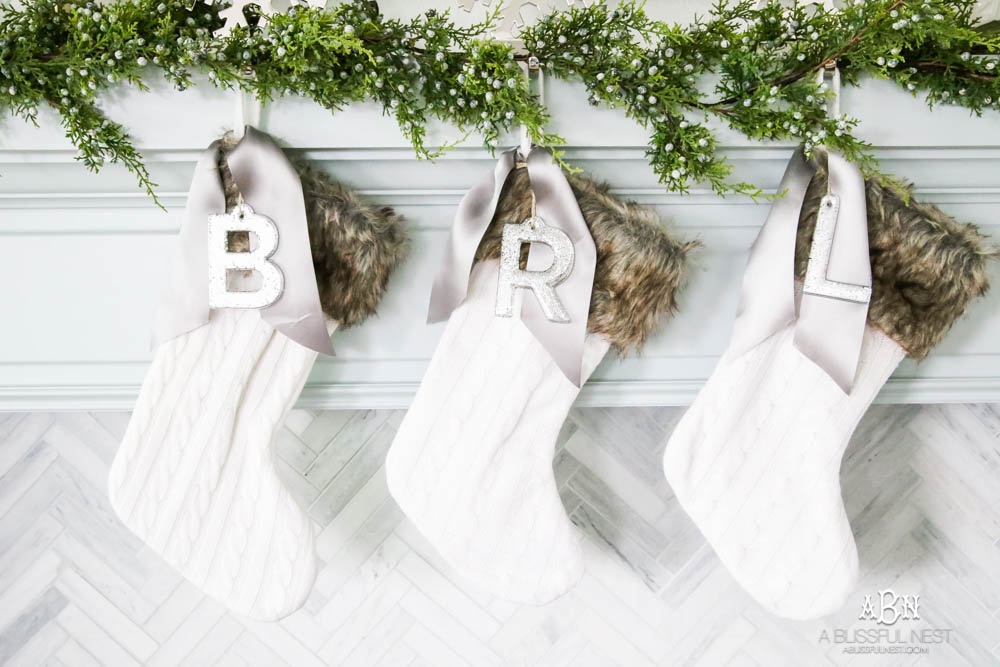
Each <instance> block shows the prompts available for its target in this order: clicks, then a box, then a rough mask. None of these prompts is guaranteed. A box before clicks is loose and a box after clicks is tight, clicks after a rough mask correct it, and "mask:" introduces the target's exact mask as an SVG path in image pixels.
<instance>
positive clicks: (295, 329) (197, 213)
mask: <svg viewBox="0 0 1000 667" xmlns="http://www.w3.org/2000/svg"><path fill="white" fill-rule="evenodd" d="M219 150H220V142H219V141H214V142H212V144H211V145H210V146H209V147H208V148H207V149H206V150H205V151H204V152H203V153H202V154H201V158H200V159H199V160H198V165H197V166H196V167H195V172H194V178H193V179H192V181H191V189H190V190H189V191H188V200H187V208H186V211H185V219H184V224H183V225H182V226H181V233H180V245H181V247H180V251H181V253H180V257H179V258H178V260H177V261H176V262H175V263H174V266H173V275H172V277H171V279H170V282H169V284H168V286H167V290H166V294H165V295H164V297H163V300H162V301H161V303H160V307H159V309H158V311H157V314H156V322H155V325H154V329H153V345H154V347H155V346H157V345H159V344H160V343H162V342H164V341H166V340H169V339H171V338H174V337H175V336H179V335H181V334H182V333H185V332H188V331H191V330H193V329H197V328H198V327H200V326H201V325H203V324H205V323H206V322H208V319H209V306H208V218H209V216H211V215H215V214H220V213H225V212H226V193H225V191H224V188H223V183H222V175H221V174H220V173H219ZM227 162H228V164H229V170H230V172H232V177H233V181H234V182H235V183H236V187H237V188H238V190H239V192H240V194H241V195H242V196H243V200H244V201H245V202H246V203H247V204H249V205H250V206H251V207H252V208H253V210H254V211H255V212H257V213H259V214H261V215H264V216H266V217H268V218H270V219H271V220H272V221H273V222H274V224H275V226H277V228H278V238H279V239H280V240H279V242H278V248H277V250H276V251H275V252H274V254H273V255H271V257H270V261H272V262H274V264H276V265H277V266H278V267H279V268H280V269H281V272H282V274H284V291H283V292H282V294H281V297H280V298H279V299H278V300H277V301H275V302H274V303H273V304H271V305H270V306H267V307H266V308H261V309H260V316H261V317H262V318H263V319H264V321H265V322H267V323H268V324H270V325H271V326H272V327H274V328H275V329H276V330H278V331H280V332H281V333H283V334H284V335H286V336H288V337H289V338H291V339H292V340H294V341H296V342H297V343H299V344H301V345H303V346H305V347H308V348H310V349H313V350H316V351H317V352H322V353H323V354H333V347H332V345H331V343H330V336H329V334H328V333H327V329H326V323H325V319H324V316H323V310H322V308H321V306H320V302H319V292H318V290H317V288H316V274H315V272H314V270H313V263H312V252H311V251H310V246H309V230H308V227H307V225H306V208H305V201H304V198H303V195H302V182H301V181H300V180H299V175H298V173H297V172H296V171H295V168H294V167H293V166H292V164H291V163H290V162H289V161H288V158H287V157H285V154H284V152H283V151H282V150H281V148H279V147H278V145H277V144H276V143H274V140H273V139H272V138H271V137H270V136H269V135H267V134H265V133H264V132H261V131H260V130H257V129H256V128H254V127H252V126H247V127H246V132H245V135H244V137H243V138H242V139H241V140H240V142H239V144H237V146H236V148H235V149H233V151H232V152H231V153H230V154H229V155H228V157H227Z"/></svg>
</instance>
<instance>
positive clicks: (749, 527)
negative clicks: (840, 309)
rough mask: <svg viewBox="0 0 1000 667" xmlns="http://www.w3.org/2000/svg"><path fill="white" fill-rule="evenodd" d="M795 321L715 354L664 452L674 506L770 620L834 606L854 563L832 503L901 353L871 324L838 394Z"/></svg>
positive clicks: (838, 503)
mask: <svg viewBox="0 0 1000 667" xmlns="http://www.w3.org/2000/svg"><path fill="white" fill-rule="evenodd" d="M793 337H794V325H789V326H788V327H786V328H785V329H784V330H782V331H780V332H778V333H776V334H773V335H772V336H770V337H769V338H767V339H766V340H765V341H764V342H762V343H760V344H759V345H757V346H756V347H754V348H753V349H751V350H750V351H748V352H746V353H744V354H741V355H730V354H727V355H725V356H723V358H722V360H721V361H720V362H719V364H718V366H716V368H715V371H714V372H713V373H712V376H711V377H710V378H709V380H708V383H707V384H706V385H705V387H704V388H703V389H702V391H701V392H700V393H699V394H698V398H697V399H696V400H695V402H694V404H693V405H692V406H691V408H690V409H689V410H688V411H687V412H686V413H685V415H684V417H683V418H682V419H681V421H680V423H679V424H678V426H677V428H676V429H675V430H674V432H673V434H672V435H671V437H670V441H669V443H668V444H667V448H666V452H665V455H664V460H663V465H664V472H665V474H666V477H667V481H669V482H670V486H671V487H672V488H673V491H674V493H675V494H676V496H677V499H678V501H679V502H680V503H681V506H682V507H683V508H684V509H685V511H687V513H688V514H689V515H690V516H691V518H692V519H693V520H694V522H695V524H697V526H698V528H699V529H700V530H701V532H702V534H704V536H705V538H706V539H707V540H708V542H709V543H710V544H711V545H712V548H713V549H715V552H716V553H717V554H718V556H719V559H720V560H721V561H722V562H723V564H724V565H725V566H726V567H727V568H728V569H729V571H730V573H732V575H733V577H734V578H735V579H736V580H737V581H738V582H739V583H740V585H742V586H743V587H744V588H745V589H746V590H747V592H748V593H750V595H752V596H753V597H754V598H755V599H756V600H757V601H758V602H759V603H760V604H761V605H763V606H764V607H765V608H767V609H768V610H770V611H771V612H772V613H774V614H776V615H778V616H783V617H786V618H793V619H808V618H816V617H819V616H825V615H827V614H831V613H833V612H835V611H837V610H839V609H840V608H841V607H842V606H843V604H844V602H845V601H846V600H847V597H848V595H850V593H851V592H852V591H853V590H854V585H855V581H856V579H857V572H858V555H857V549H856V547H855V545H854V537H853V535H852V533H851V527H850V524H849V523H848V520H847V514H846V513H845V511H844V504H843V501H842V500H841V495H840V474H839V472H840V460H841V458H842V457H843V454H844V449H845V448H846V447H847V443H848V441H849V440H850V437H851V434H852V433H853V432H854V429H855V427H856V426H857V423H858V421H859V420H860V419H861V416H862V415H863V414H864V413H865V410H867V409H868V406H869V404H870V403H871V401H872V400H873V399H874V398H875V395H876V394H877V393H878V391H879V389H880V388H881V387H882V385H883V384H884V383H885V381H886V380H887V379H888V378H889V375H891V374H892V371H893V370H894V369H895V368H896V366H897V365H898V364H899V362H900V361H901V360H902V359H903V356H904V351H903V349H902V348H901V347H900V346H899V345H897V344H896V343H895V342H894V341H893V340H892V339H890V338H889V337H887V336H886V335H885V334H883V333H882V332H880V331H878V330H876V329H874V328H872V327H870V326H869V327H867V328H866V330H865V335H864V340H863V342H862V347H861V358H860V361H859V367H858V372H857V374H856V376H855V381H854V386H853V389H852V390H851V393H850V394H849V395H846V394H844V392H843V391H842V390H841V389H840V387H839V386H838V385H837V383H836V382H834V381H833V380H832V379H831V378H830V377H829V376H828V375H827V374H826V372H825V371H823V370H822V369H821V368H820V367H819V366H817V365H816V364H815V363H813V362H812V361H811V360H809V359H808V358H806V357H805V356H804V355H803V354H802V353H801V352H799V351H798V349H797V348H796V347H795V345H794V344H793V341H792V339H793Z"/></svg>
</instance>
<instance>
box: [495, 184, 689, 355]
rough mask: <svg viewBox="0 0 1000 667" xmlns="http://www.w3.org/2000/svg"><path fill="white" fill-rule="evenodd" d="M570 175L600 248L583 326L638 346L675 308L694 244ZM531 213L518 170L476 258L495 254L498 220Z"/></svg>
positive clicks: (619, 343) (622, 347) (621, 344)
mask: <svg viewBox="0 0 1000 667" xmlns="http://www.w3.org/2000/svg"><path fill="white" fill-rule="evenodd" d="M568 178H569V183H570V185H571V186H572V187H573V193H574V194H575V195H576V200H577V202H578V203H579V205H580V210H581V211H582V212H583V218H584V220H586V222H587V226H588V227H589V228H590V233H591V235H592V236H593V237H594V245H595V246H596V247H597V266H596V269H595V271H594V289H593V293H592V296H591V300H590V317H589V320H588V322H587V330H588V331H589V332H590V333H597V334H602V335H604V336H605V337H607V338H608V340H609V341H610V343H611V346H612V347H613V348H615V350H616V351H617V352H618V353H619V354H625V353H627V352H629V351H630V350H635V349H638V348H640V347H641V346H642V344H643V343H644V342H645V341H646V339H647V338H648V337H649V335H650V334H651V333H652V332H653V331H654V330H655V328H656V327H657V325H658V324H659V323H660V322H661V321H662V320H663V318H664V316H665V315H667V314H668V313H672V312H673V311H674V310H675V309H676V307H677V300H676V295H677V291H678V289H680V287H681V285H682V284H683V281H684V278H685V269H686V260H687V254H688V252H690V251H691V250H692V249H693V248H695V247H697V246H698V243H697V242H694V241H678V240H677V239H674V238H672V237H671V236H670V235H669V234H668V233H667V230H666V229H665V228H664V227H663V225H662V224H661V222H660V220H659V218H658V217H657V215H656V214H655V213H654V212H653V211H652V210H650V209H648V208H645V207H642V206H640V205H638V204H636V203H635V202H630V201H623V200H621V199H619V198H617V197H615V196H613V195H611V194H610V193H609V191H608V186H607V185H605V184H599V183H595V182H594V181H592V180H590V179H588V178H585V177H583V176H578V175H570V176H569V177H568ZM530 214H531V189H530V181H529V180H528V172H527V170H526V169H516V170H514V171H513V172H511V174H510V176H508V178H507V182H506V183H505V184H504V188H503V191H502V192H501V195H500V202H499V204H498V205H497V212H496V214H495V215H494V216H493V220H492V222H491V223H490V226H489V228H488V229H487V231H486V234H485V235H484V236H483V240H482V242H481V243H480V245H479V249H478V250H477V252H476V260H477V261H478V260H482V259H487V258H498V257H500V242H501V237H502V232H503V226H504V225H505V224H508V223H521V222H524V220H525V218H527V217H528V216H529V215H530Z"/></svg>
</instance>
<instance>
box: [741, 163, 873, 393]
mask: <svg viewBox="0 0 1000 667" xmlns="http://www.w3.org/2000/svg"><path fill="white" fill-rule="evenodd" d="M814 173H815V167H814V166H812V165H810V164H809V163H808V162H807V161H806V159H805V157H804V156H803V154H802V150H801V149H799V150H796V151H795V154H794V155H793V156H792V159H791V160H790V161H789V163H788V167H787V168H786V169H785V174H784V176H783V177H782V179H781V185H780V186H779V191H781V190H785V191H786V192H785V195H784V196H783V197H782V198H780V199H778V200H776V201H775V202H774V204H772V206H771V210H770V212H769V213H768V216H767V220H766V221H765V222H764V226H763V227H762V228H761V230H760V233H759V234H758V235H757V239H756V240H755V241H754V243H753V246H752V247H751V248H750V258H749V260H748V261H747V268H746V272H745V273H744V275H743V288H742V294H741V297H740V306H739V310H738V311H737V315H736V324H735V325H734V327H733V341H732V349H733V351H734V352H736V353H740V352H743V351H746V350H748V349H750V348H751V347H753V346H755V345H757V344H758V343H760V342H761V341H763V340H764V339H766V338H767V337H769V336H771V335H772V334H774V333H776V332H778V331H780V330H781V329H783V328H784V327H786V326H787V325H788V324H789V323H792V322H794V323H795V338H794V342H795V346H796V347H797V348H798V349H799V351H801V352H802V353H803V354H804V355H805V356H806V357H808V358H809V359H811V360H812V361H813V362H815V363H816V364H817V365H818V366H819V367H820V368H822V369H823V370H824V371H825V372H826V373H827V375H829V376H830V377H831V378H832V379H833V380H834V381H835V382H836V383H837V384H838V385H839V386H840V388H841V389H843V391H844V392H845V393H850V391H851V386H852V385H853V383H854V375H855V373H856V371H857V367H858V359H859V358H860V354H861V342H862V338H863V336H864V331H865V323H866V320H867V317H868V302H869V300H870V299H871V285H872V273H871V261H870V259H869V256H868V217H867V208H866V205H865V183H864V178H863V177H862V176H861V172H860V171H858V168H857V167H855V166H854V165H852V164H851V163H850V162H848V161H847V160H845V159H844V158H843V157H842V156H840V155H838V154H836V153H832V152H831V153H829V154H828V174H829V180H828V183H827V194H826V196H824V197H823V199H822V201H821V202H820V210H819V212H818V213H817V223H816V231H815V232H814V237H813V245H812V249H811V251H810V253H809V268H808V269H807V271H806V279H805V283H804V285H803V290H802V298H801V301H800V303H799V305H798V309H796V302H795V287H794V285H795V283H794V278H795V242H796V234H797V230H798V225H799V214H800V211H801V209H802V204H803V200H804V198H805V194H806V189H807V188H808V186H809V181H810V180H811V179H812V176H813V174H814ZM824 209H825V210H824Z"/></svg>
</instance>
